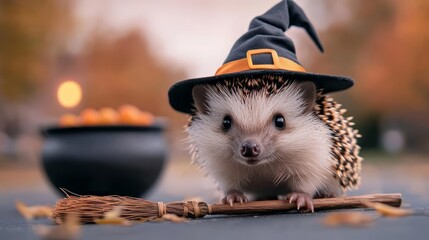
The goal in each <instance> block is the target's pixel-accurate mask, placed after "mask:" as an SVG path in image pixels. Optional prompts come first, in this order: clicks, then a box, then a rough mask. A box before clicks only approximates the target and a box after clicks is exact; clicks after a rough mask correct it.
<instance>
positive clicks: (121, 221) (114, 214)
mask: <svg viewBox="0 0 429 240" xmlns="http://www.w3.org/2000/svg"><path fill="white" fill-rule="evenodd" d="M121 212H122V207H119V206H117V207H114V208H113V209H112V210H111V211H108V212H106V213H104V216H103V218H100V219H94V222H95V223H96V224H115V225H124V226H130V225H131V221H128V220H126V219H125V218H122V217H121Z"/></svg>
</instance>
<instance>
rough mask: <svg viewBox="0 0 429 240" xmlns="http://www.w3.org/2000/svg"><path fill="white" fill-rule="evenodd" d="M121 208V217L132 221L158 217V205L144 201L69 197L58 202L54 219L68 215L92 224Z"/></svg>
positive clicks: (113, 197)
mask: <svg viewBox="0 0 429 240" xmlns="http://www.w3.org/2000/svg"><path fill="white" fill-rule="evenodd" d="M117 206H120V207H121V217H122V218H124V219H127V220H131V221H139V220H142V219H145V218H152V217H157V216H158V214H159V212H158V204H157V203H154V202H150V201H146V200H144V199H139V198H133V197H121V196H80V197H67V198H64V199H61V200H59V201H58V202H57V204H56V206H55V208H54V211H53V216H52V218H53V219H54V220H55V221H57V220H58V219H65V218H66V216H67V215H75V216H79V218H80V222H82V223H92V222H94V219H100V218H103V217H104V214H105V213H106V212H109V211H112V209H113V208H114V207H117Z"/></svg>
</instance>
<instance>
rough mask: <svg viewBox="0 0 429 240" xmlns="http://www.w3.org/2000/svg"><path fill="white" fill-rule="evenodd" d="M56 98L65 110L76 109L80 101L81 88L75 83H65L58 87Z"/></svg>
mask: <svg viewBox="0 0 429 240" xmlns="http://www.w3.org/2000/svg"><path fill="white" fill-rule="evenodd" d="M57 98H58V101H59V102H60V104H61V106H63V107H65V108H73V107H76V106H77V105H78V104H79V103H80V101H81V100H82V88H81V87H80V85H79V84H78V83H77V82H75V81H65V82H63V83H61V85H60V86H59V87H58V91H57Z"/></svg>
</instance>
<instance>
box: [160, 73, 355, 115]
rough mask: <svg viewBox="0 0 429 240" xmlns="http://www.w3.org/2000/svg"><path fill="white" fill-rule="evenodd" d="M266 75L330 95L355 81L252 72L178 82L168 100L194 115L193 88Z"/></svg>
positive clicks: (320, 75) (178, 108) (172, 88)
mask: <svg viewBox="0 0 429 240" xmlns="http://www.w3.org/2000/svg"><path fill="white" fill-rule="evenodd" d="M264 75H270V76H282V77H286V78H288V79H290V80H298V81H299V80H305V81H311V82H313V83H314V84H315V85H316V87H317V89H321V90H322V92H323V93H330V92H336V91H341V90H345V89H348V88H350V87H352V86H353V84H354V81H353V79H351V78H349V77H344V76H332V75H323V74H317V73H308V72H294V71H287V70H251V71H243V72H237V73H230V74H223V75H218V76H211V77H203V78H194V79H188V80H184V81H180V82H177V83H176V84H174V85H173V86H171V87H170V90H169V91H168V98H169V101H170V105H171V106H172V107H173V108H174V109H175V110H177V111H179V112H183V113H188V114H192V113H193V109H194V99H193V97H192V88H193V87H194V86H195V85H200V84H216V83H218V82H220V81H223V80H230V79H236V78H239V79H243V78H258V77H261V76H264Z"/></svg>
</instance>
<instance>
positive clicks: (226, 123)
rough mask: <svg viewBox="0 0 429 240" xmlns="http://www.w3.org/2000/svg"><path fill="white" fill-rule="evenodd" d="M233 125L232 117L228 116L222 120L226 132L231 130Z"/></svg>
mask: <svg viewBox="0 0 429 240" xmlns="http://www.w3.org/2000/svg"><path fill="white" fill-rule="evenodd" d="M231 125H232V119H231V116H229V115H226V116H225V117H224V118H223V120H222V127H223V129H224V130H225V131H227V130H229V129H230V128H231Z"/></svg>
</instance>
